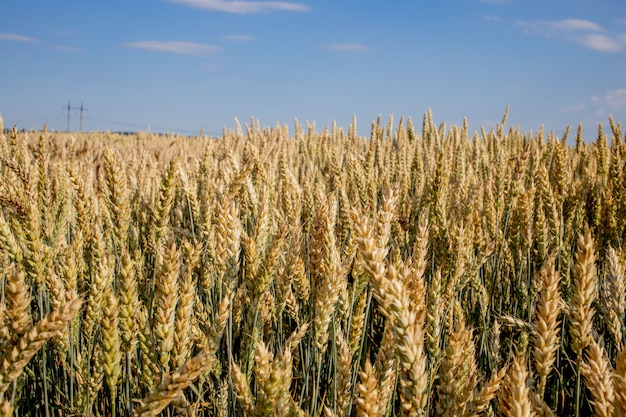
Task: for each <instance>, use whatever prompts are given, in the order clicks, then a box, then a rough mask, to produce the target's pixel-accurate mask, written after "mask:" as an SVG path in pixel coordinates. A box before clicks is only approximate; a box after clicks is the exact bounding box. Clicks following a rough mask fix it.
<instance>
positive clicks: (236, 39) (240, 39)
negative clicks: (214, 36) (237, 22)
mask: <svg viewBox="0 0 626 417" xmlns="http://www.w3.org/2000/svg"><path fill="white" fill-rule="evenodd" d="M222 39H224V40H227V41H230V42H254V41H256V40H258V39H257V38H255V37H254V36H248V35H228V36H224V37H222Z"/></svg>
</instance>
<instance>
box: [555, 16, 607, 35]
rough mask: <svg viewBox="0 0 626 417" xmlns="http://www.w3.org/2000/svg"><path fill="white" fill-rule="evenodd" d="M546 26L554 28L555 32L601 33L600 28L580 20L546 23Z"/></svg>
mask: <svg viewBox="0 0 626 417" xmlns="http://www.w3.org/2000/svg"><path fill="white" fill-rule="evenodd" d="M547 24H548V25H550V26H552V27H554V28H555V29H557V30H591V31H594V32H603V31H604V29H603V28H602V26H600V25H598V24H597V23H594V22H592V21H590V20H582V19H562V20H555V21H552V22H547Z"/></svg>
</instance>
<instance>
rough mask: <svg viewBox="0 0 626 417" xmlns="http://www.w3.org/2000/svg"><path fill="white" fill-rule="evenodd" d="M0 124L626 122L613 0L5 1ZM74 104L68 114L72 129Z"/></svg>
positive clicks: (364, 126)
mask: <svg viewBox="0 0 626 417" xmlns="http://www.w3.org/2000/svg"><path fill="white" fill-rule="evenodd" d="M0 16H2V24H1V25H0V114H2V117H3V119H4V124H5V126H7V127H10V126H13V124H17V126H18V128H27V129H31V128H41V127H42V126H43V124H44V123H47V124H48V128H49V129H55V130H65V129H66V127H67V103H68V101H71V105H72V107H76V108H78V107H80V105H81V102H82V103H83V104H84V107H85V109H86V111H85V112H84V121H83V123H84V129H85V130H100V131H102V130H114V131H116V130H126V131H128V130H146V129H147V128H148V126H150V128H151V129H152V131H159V132H164V131H170V132H179V133H184V134H197V133H198V132H199V131H200V129H201V128H202V127H204V131H205V133H207V134H213V135H220V134H221V132H222V129H223V128H224V127H227V128H231V127H234V126H235V118H238V119H239V120H240V122H241V123H242V124H243V123H249V121H250V118H251V117H254V118H256V119H259V121H260V122H261V125H262V126H273V125H275V124H276V122H279V123H280V124H287V125H288V126H289V127H290V129H291V128H292V126H293V123H294V119H296V118H297V119H298V120H299V121H300V123H301V124H305V123H306V122H307V121H309V122H315V123H316V127H317V129H318V130H321V129H322V128H323V127H324V126H326V125H330V124H331V123H332V121H333V120H335V121H337V123H338V125H339V126H341V127H344V128H346V129H347V127H348V125H349V123H350V120H351V119H352V116H353V115H356V116H357V120H358V128H359V133H361V134H368V133H369V126H370V124H371V122H372V121H373V120H374V119H376V118H377V117H378V115H381V116H382V118H383V120H384V121H387V120H388V117H389V116H390V115H391V114H393V115H394V118H395V120H396V121H397V120H398V119H399V117H400V116H405V117H411V118H412V119H413V121H414V122H415V123H416V124H418V125H419V124H421V120H422V116H423V114H424V113H425V112H426V111H427V110H428V109H432V112H433V116H434V119H435V121H436V122H437V123H439V122H442V121H445V122H446V123H448V124H461V123H462V121H463V118H464V117H467V118H468V122H469V126H470V128H471V129H472V130H474V129H479V128H480V126H486V127H487V128H490V127H493V126H494V125H495V123H496V121H498V120H500V119H501V117H502V114H503V112H504V109H505V108H506V106H507V105H510V106H511V110H510V113H509V124H510V125H513V126H517V125H519V126H521V128H522V130H524V131H528V130H533V131H536V130H538V129H539V127H540V126H541V125H542V124H543V125H545V128H546V129H547V130H555V131H557V132H561V131H563V129H564V128H565V127H566V126H567V125H569V124H571V125H573V127H574V126H575V125H577V124H578V122H582V123H583V124H584V126H585V134H586V136H590V137H591V138H593V134H594V133H595V132H596V130H597V123H598V122H603V123H605V124H606V123H607V121H608V116H609V114H612V115H613V116H614V118H615V119H616V120H617V121H621V122H623V123H626V2H624V1H623V0H596V1H593V2H592V1H590V0H584V1H582V0H550V1H545V0H453V1H438V2H436V1H418V0H392V1H387V2H383V1H371V0H332V1H330V0H317V1H313V0H311V1H306V0H304V1H227V0H130V1H118V0H109V1H84V0H83V1H79V0H59V1H49V0H38V1H30V0H4V1H2V3H1V4H0ZM79 116H80V112H79V110H77V109H74V110H72V112H71V128H72V130H78V129H79Z"/></svg>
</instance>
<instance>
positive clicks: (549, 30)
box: [517, 19, 626, 52]
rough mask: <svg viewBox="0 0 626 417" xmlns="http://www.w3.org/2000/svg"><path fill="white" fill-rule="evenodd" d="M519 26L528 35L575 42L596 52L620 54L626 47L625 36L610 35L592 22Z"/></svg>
mask: <svg viewBox="0 0 626 417" xmlns="http://www.w3.org/2000/svg"><path fill="white" fill-rule="evenodd" d="M517 26H519V27H521V28H522V30H523V31H524V32H525V33H527V34H531V35H540V36H544V37H546V38H552V39H560V40H565V41H569V42H574V43H577V44H579V45H582V46H584V47H586V48H588V49H593V50H595V51H601V52H619V51H621V50H622V49H623V48H624V46H626V40H625V39H624V38H626V36H624V34H621V35H613V34H608V33H606V30H605V29H604V28H603V27H602V26H600V25H599V24H597V23H595V22H592V21H590V20H583V19H561V20H519V21H517Z"/></svg>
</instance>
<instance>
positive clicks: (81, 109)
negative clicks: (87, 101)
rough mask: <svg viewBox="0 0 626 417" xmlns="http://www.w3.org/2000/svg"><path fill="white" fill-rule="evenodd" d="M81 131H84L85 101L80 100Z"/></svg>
mask: <svg viewBox="0 0 626 417" xmlns="http://www.w3.org/2000/svg"><path fill="white" fill-rule="evenodd" d="M80 131H81V133H82V131H83V102H82V101H81V102H80Z"/></svg>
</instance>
